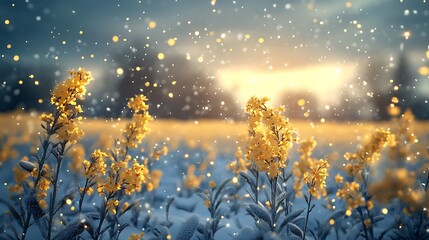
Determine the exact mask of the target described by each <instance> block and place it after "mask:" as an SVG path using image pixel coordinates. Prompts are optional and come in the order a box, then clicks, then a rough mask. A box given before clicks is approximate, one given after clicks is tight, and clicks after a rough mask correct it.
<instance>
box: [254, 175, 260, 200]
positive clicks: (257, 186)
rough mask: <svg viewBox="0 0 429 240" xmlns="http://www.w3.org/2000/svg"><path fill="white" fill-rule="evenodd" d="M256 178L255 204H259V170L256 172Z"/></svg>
mask: <svg viewBox="0 0 429 240" xmlns="http://www.w3.org/2000/svg"><path fill="white" fill-rule="evenodd" d="M255 178H256V186H255V203H256V204H258V202H259V198H258V195H259V194H258V192H259V191H258V188H259V172H258V170H256V175H255Z"/></svg>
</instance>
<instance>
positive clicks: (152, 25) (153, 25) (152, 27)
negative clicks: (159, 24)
mask: <svg viewBox="0 0 429 240" xmlns="http://www.w3.org/2000/svg"><path fill="white" fill-rule="evenodd" d="M154 28H156V22H155V21H150V22H149V29H154Z"/></svg>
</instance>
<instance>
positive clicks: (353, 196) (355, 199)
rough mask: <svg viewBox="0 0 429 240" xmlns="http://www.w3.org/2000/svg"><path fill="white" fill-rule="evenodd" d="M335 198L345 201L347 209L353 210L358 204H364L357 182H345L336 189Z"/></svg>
mask: <svg viewBox="0 0 429 240" xmlns="http://www.w3.org/2000/svg"><path fill="white" fill-rule="evenodd" d="M336 195H337V198H338V199H344V200H345V201H346V208H347V210H353V209H356V208H358V207H359V206H365V199H364V198H363V195H362V192H361V191H360V185H359V183H358V182H345V183H344V186H343V188H340V189H338V191H337V194H336Z"/></svg>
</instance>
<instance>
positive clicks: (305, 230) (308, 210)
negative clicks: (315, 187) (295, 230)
mask: <svg viewBox="0 0 429 240" xmlns="http://www.w3.org/2000/svg"><path fill="white" fill-rule="evenodd" d="M309 195H310V197H309V198H308V202H307V214H306V216H305V225H304V234H303V236H302V239H305V235H306V234H307V225H308V219H309V216H310V208H311V200H312V199H313V195H311V194H309Z"/></svg>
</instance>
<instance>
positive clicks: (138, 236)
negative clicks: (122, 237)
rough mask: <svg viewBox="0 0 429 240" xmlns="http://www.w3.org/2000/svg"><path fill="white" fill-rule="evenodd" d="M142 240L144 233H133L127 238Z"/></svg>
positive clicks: (129, 239)
mask: <svg viewBox="0 0 429 240" xmlns="http://www.w3.org/2000/svg"><path fill="white" fill-rule="evenodd" d="M141 239H144V232H141V233H133V234H131V235H130V236H129V237H128V240H141Z"/></svg>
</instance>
